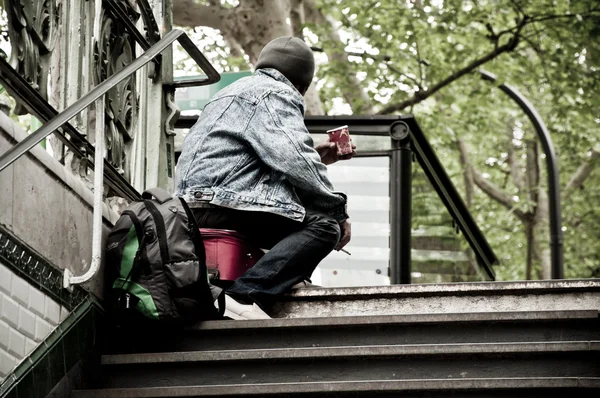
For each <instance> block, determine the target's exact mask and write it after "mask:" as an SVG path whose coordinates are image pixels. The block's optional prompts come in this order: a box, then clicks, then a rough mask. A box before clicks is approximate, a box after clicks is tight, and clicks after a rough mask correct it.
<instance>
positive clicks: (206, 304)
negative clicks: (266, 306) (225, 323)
mask: <svg viewBox="0 0 600 398" xmlns="http://www.w3.org/2000/svg"><path fill="white" fill-rule="evenodd" d="M105 266H106V271H105V275H106V281H107V289H108V290H107V291H108V301H109V306H110V307H111V308H112V309H113V310H114V311H115V313H116V315H117V317H120V318H121V319H123V318H124V317H125V318H132V317H135V316H138V315H142V316H143V317H144V318H147V319H149V320H153V321H161V322H163V323H192V322H195V321H198V320H202V319H217V318H219V317H220V316H222V314H223V310H224V305H222V303H223V294H222V291H221V289H220V288H218V287H216V286H213V285H211V284H210V282H209V278H208V272H207V268H206V257H205V252H204V244H203V243H202V237H201V236H200V231H199V230H198V226H197V225H196V221H195V219H194V216H193V215H192V212H191V211H190V209H189V207H188V205H187V204H186V203H185V201H184V200H183V199H182V198H173V197H172V196H171V194H170V193H169V192H167V191H165V190H163V189H160V188H153V189H149V190H147V191H145V192H144V193H143V194H142V199H141V200H138V201H135V202H133V203H132V204H131V205H130V206H129V207H128V208H127V209H126V210H125V211H123V213H122V214H121V217H120V218H119V219H118V220H117V222H116V224H115V226H114V227H113V229H112V230H111V232H110V233H109V235H108V239H107V246H106V261H105ZM215 301H217V302H218V303H220V304H221V305H219V306H218V307H220V308H217V307H215V305H214V302H215Z"/></svg>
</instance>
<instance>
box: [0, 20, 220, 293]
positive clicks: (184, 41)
mask: <svg viewBox="0 0 600 398" xmlns="http://www.w3.org/2000/svg"><path fill="white" fill-rule="evenodd" d="M175 41H178V42H179V44H181V46H182V47H183V49H184V50H185V51H186V52H187V53H188V54H189V55H190V57H191V58H192V59H193V60H194V61H196V63H197V64H198V65H199V66H200V67H201V68H202V70H203V71H204V73H205V74H206V76H207V77H206V78H202V79H199V80H197V81H196V82H195V84H197V85H203V84H211V83H215V82H217V81H219V79H220V76H219V74H218V72H217V71H216V70H215V69H214V68H213V67H212V65H211V64H210V63H209V62H208V60H207V59H206V58H205V57H204V55H202V53H201V52H200V50H198V48H197V47H196V46H195V45H194V43H192V41H191V40H190V38H189V37H188V36H187V35H186V34H185V33H184V32H183V31H181V30H172V31H170V32H168V33H167V34H166V35H165V36H164V37H163V38H162V39H160V40H159V41H158V42H157V43H156V44H154V45H153V46H151V47H150V48H149V49H148V50H147V51H146V52H144V53H143V54H142V55H141V56H140V57H139V58H137V59H135V60H134V61H133V62H131V63H130V64H129V65H127V66H125V67H124V68H123V69H121V70H120V71H119V72H117V73H115V74H114V75H112V76H110V77H108V78H107V79H106V80H105V81H103V82H102V83H100V84H99V85H98V86H96V87H95V88H94V89H93V90H91V91H90V92H89V93H87V94H85V95H84V96H83V97H81V98H80V99H79V100H77V101H76V102H75V103H73V104H72V105H71V106H69V107H67V108H66V109H65V110H64V111H62V112H61V113H59V114H58V115H55V116H54V117H53V118H51V119H50V120H49V121H48V122H47V123H46V124H44V125H43V126H42V127H41V128H40V129H38V130H37V131H35V132H34V133H32V134H31V135H29V136H28V137H27V138H25V139H24V140H23V141H21V142H19V143H18V144H16V145H15V146H14V147H13V148H11V149H10V150H8V151H7V152H5V153H4V154H2V156H0V172H1V171H2V170H4V169H5V168H6V167H8V166H9V165H10V164H12V162H14V161H15V160H16V159H18V158H19V157H20V156H22V155H23V154H25V153H26V152H27V151H29V150H30V149H31V148H33V147H34V146H35V145H36V144H38V143H39V142H40V141H42V140H43V139H44V138H46V137H47V136H49V135H50V134H52V133H53V132H55V131H56V130H57V129H59V128H60V127H62V126H63V125H65V123H67V122H68V121H69V120H70V119H71V118H73V117H74V116H75V115H77V114H78V113H79V112H81V111H82V110H84V109H85V108H87V107H88V106H89V105H90V104H92V103H93V102H95V101H97V100H99V103H98V106H97V110H101V111H102V113H103V112H104V98H103V96H104V94H106V93H107V92H108V91H109V90H110V89H112V88H113V87H115V86H116V85H117V84H119V83H120V82H122V81H123V80H124V79H126V78H128V77H129V76H130V75H132V74H133V73H135V72H136V71H137V70H139V69H140V68H141V67H143V66H144V65H146V64H148V63H149V62H151V61H152V60H153V59H155V58H156V57H157V56H158V55H159V54H160V53H161V52H163V51H164V50H165V49H166V48H167V47H169V46H171V45H172V44H173V43H174V42H175ZM102 116H103V115H102ZM96 123H98V125H97V126H96V148H95V161H94V165H95V168H94V172H95V177H94V218H93V238H92V261H91V264H90V268H89V269H88V271H87V272H86V273H85V274H84V275H82V276H73V275H72V274H71V273H70V271H69V270H68V269H65V274H64V282H63V285H64V287H70V286H71V285H72V284H77V283H83V282H86V281H87V280H89V279H91V278H92V277H93V276H94V275H95V273H96V272H97V269H98V268H99V266H100V253H101V234H102V195H103V174H104V173H103V172H104V167H103V160H104V159H103V152H104V148H103V147H104V133H105V132H104V125H103V123H104V117H97V118H96ZM88 144H89V143H88ZM90 145H91V144H90Z"/></svg>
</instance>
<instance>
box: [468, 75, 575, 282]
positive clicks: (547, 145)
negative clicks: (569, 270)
mask: <svg viewBox="0 0 600 398" xmlns="http://www.w3.org/2000/svg"><path fill="white" fill-rule="evenodd" d="M479 73H480V74H481V77H482V78H483V80H487V81H490V82H493V83H494V82H496V76H495V75H493V74H492V73H489V72H486V71H484V70H480V71H479ZM498 88H500V90H502V91H504V92H505V93H506V94H507V95H508V96H509V97H510V98H512V99H513V100H514V101H515V102H516V103H517V104H518V105H519V107H521V109H523V111H524V112H525V114H526V115H527V117H528V118H529V120H530V121H531V123H532V124H533V127H534V128H535V131H536V133H537V135H538V137H539V139H540V142H541V143H542V148H543V149H544V154H545V155H546V167H547V168H548V200H549V212H550V250H551V256H552V279H563V278H564V269H563V237H562V229H561V215H560V185H559V178H558V177H559V176H558V163H557V161H556V153H555V152H554V144H552V138H551V137H550V133H549V132H548V129H547V128H546V125H545V124H544V121H543V120H542V118H541V116H540V114H539V113H538V112H537V110H536V109H535V108H534V106H533V105H532V104H531V102H529V101H528V100H527V98H525V97H524V96H523V95H522V94H521V93H520V92H519V91H517V89H516V88H514V87H511V86H509V85H508V84H505V83H502V84H501V85H499V86H498Z"/></svg>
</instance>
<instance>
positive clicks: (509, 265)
mask: <svg viewBox="0 0 600 398" xmlns="http://www.w3.org/2000/svg"><path fill="white" fill-rule="evenodd" d="M174 21H175V23H176V24H178V25H181V26H188V27H194V28H195V27H202V26H204V27H209V28H213V29H217V30H218V32H219V33H220V35H221V37H222V40H223V42H224V43H227V49H220V50H218V51H221V52H223V53H224V54H225V55H226V56H227V57H225V58H229V59H231V60H233V61H234V64H235V65H237V66H238V67H239V66H240V65H241V64H242V63H241V62H240V60H242V59H243V60H245V61H246V62H250V63H253V62H255V60H256V59H257V57H258V54H259V52H260V49H261V48H262V46H264V44H266V43H267V42H268V41H270V40H271V39H273V38H275V37H278V36H281V35H291V34H294V35H297V36H302V37H304V38H305V39H306V40H307V41H308V42H309V43H310V44H311V45H312V46H313V48H314V49H315V51H317V52H322V54H317V59H318V61H319V67H318V72H317V82H316V84H314V85H313V86H314V87H316V88H318V94H319V98H317V97H316V93H314V92H313V93H312V96H311V97H310V98H309V101H308V106H309V110H310V111H311V112H312V113H322V112H324V111H327V112H331V111H332V110H334V111H335V110H336V109H339V108H340V106H339V104H340V103H343V104H346V106H347V109H349V110H351V111H352V112H354V113H357V114H358V113H363V114H372V113H379V114H389V113H396V112H404V113H406V112H412V113H415V114H416V115H417V118H418V119H419V122H420V124H421V125H422V127H423V129H424V131H425V132H426V134H428V137H429V139H430V141H432V143H434V145H435V147H436V150H437V151H438V156H439V157H440V158H441V159H442V162H443V163H444V165H445V166H446V168H447V169H448V171H449V173H450V174H451V175H452V176H453V179H454V183H455V184H456V185H457V186H459V187H460V188H461V189H462V190H463V193H464V197H465V198H466V201H467V203H468V204H469V206H471V208H472V212H473V214H474V215H475V217H476V219H477V221H478V223H479V225H480V226H481V227H482V229H483V231H484V233H485V234H486V236H487V237H488V239H489V240H490V242H491V244H492V246H493V247H494V248H495V250H496V252H497V253H498V254H499V256H500V257H501V258H502V260H503V264H502V266H501V267H500V268H499V277H500V278H501V279H523V278H527V279H531V278H548V277H549V276H550V266H549V264H550V261H549V246H548V214H547V213H548V197H547V196H548V194H547V187H546V175H545V167H544V166H543V165H544V162H543V154H542V151H541V149H540V145H539V142H538V139H537V137H536V136H535V132H534V130H533V129H532V127H531V126H530V124H529V122H528V119H527V117H526V116H525V115H524V114H523V113H522V112H521V111H520V110H519V108H518V107H517V106H516V104H515V103H513V102H511V100H510V99H509V98H507V97H506V96H505V95H504V94H503V93H501V92H500V91H499V90H498V89H497V88H495V87H494V86H493V85H491V84H490V83H489V82H485V81H482V80H481V78H480V77H479V75H478V73H477V72H478V70H479V69H480V68H485V69H486V70H488V71H490V72H493V73H494V74H496V75H497V76H498V82H506V83H508V84H511V85H512V86H514V87H516V88H517V89H518V90H519V91H520V92H521V93H523V94H524V95H525V96H526V97H527V98H529V99H530V101H531V102H532V103H533V104H534V105H535V107H536V108H537V110H538V111H539V113H540V114H541V116H542V118H543V119H544V120H545V121H546V124H547V126H548V128H549V130H550V133H551V136H552V138H553V140H554V143H555V146H556V149H557V154H558V157H559V166H560V172H561V188H562V212H563V226H564V227H563V229H564V239H565V267H566V269H565V272H566V276H567V277H590V276H598V275H599V274H600V266H598V264H600V262H599V260H600V258H599V257H600V253H598V250H597V249H596V248H595V245H596V241H597V239H598V237H600V234H599V232H600V227H598V225H599V223H598V221H600V219H599V213H600V210H597V208H596V206H595V204H596V203H598V199H600V190H599V189H598V188H597V187H598V182H600V181H599V180H600V177H599V176H598V175H597V174H594V173H593V171H594V170H595V168H596V166H597V165H598V162H599V161H600V160H599V159H600V143H599V142H598V134H597V131H598V128H599V127H600V126H599V124H600V96H598V95H597V93H598V90H599V88H600V74H599V68H600V40H599V36H600V2H598V1H591V0H587V1H586V0H571V1H567V0H535V1H533V0H532V1H521V0H470V1H469V0H467V1H464V0H460V1H459V0H406V1H397V0H379V1H377V0H372V1H367V0H344V1H341V0H320V1H317V0H239V1H225V0H223V1H218V0H210V1H195V0H174ZM199 32H203V33H202V34H203V36H206V34H205V33H206V31H204V30H200V31H199ZM209 36H210V35H209ZM219 40H221V39H219ZM214 44H217V43H214ZM217 47H219V46H217V45H215V46H213V49H216V48H217ZM244 57H245V58H244ZM319 99H320V101H319Z"/></svg>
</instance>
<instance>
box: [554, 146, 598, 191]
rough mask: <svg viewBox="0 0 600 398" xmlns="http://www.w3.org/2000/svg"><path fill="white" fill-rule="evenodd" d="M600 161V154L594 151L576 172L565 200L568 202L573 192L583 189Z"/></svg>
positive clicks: (569, 184)
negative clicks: (599, 160)
mask: <svg viewBox="0 0 600 398" xmlns="http://www.w3.org/2000/svg"><path fill="white" fill-rule="evenodd" d="M598 159H600V152H598V151H596V150H593V149H592V153H591V155H590V157H589V158H588V159H587V160H586V161H585V162H584V163H583V164H582V165H581V166H579V168H577V171H575V173H573V175H572V176H571V178H570V179H569V182H568V183H567V186H566V187H565V190H564V195H563V200H567V199H568V198H569V196H571V194H572V193H573V192H575V191H576V190H577V189H580V188H582V187H583V183H584V181H585V180H586V178H588V177H589V176H590V174H592V171H594V169H595V168H596V166H597V165H598Z"/></svg>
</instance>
